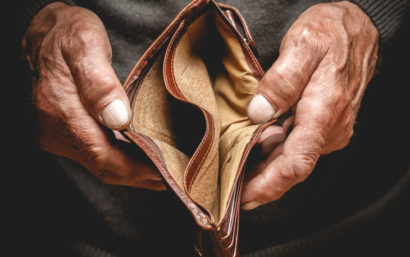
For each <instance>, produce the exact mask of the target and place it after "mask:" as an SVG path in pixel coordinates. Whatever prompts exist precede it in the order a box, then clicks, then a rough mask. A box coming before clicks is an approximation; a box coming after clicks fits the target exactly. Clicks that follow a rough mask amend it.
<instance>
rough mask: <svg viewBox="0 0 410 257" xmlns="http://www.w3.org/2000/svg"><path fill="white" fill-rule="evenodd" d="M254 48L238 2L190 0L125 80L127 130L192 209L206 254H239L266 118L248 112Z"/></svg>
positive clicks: (257, 70) (255, 77)
mask: <svg viewBox="0 0 410 257" xmlns="http://www.w3.org/2000/svg"><path fill="white" fill-rule="evenodd" d="M255 51H256V48H255V45H254V41H253V39H252V37H251V35H250V33H249V30H248V27H247V26H246V24H245V21H244V19H243V17H242V16H241V15H240V13H239V12H238V11H237V9H235V8H234V7H231V6H228V5H225V4H220V3H216V2H214V1H209V0H207V1H206V0H197V1H192V2H190V3H189V4H188V5H187V6H186V7H185V8H184V9H183V10H182V11H181V12H180V13H179V14H178V15H177V16H176V17H175V19H174V20H173V21H172V22H171V23H170V24H169V25H168V26H167V27H166V29H165V30H164V31H163V32H162V33H161V34H160V36H159V37H158V38H157V39H156V40H155V41H154V42H153V44H152V45H151V46H150V47H149V48H148V49H147V51H146V52H145V53H144V54H143V55H142V57H141V58H140V59H139V61H138V62H137V64H136V65H135V67H134V68H133V70H132V71H131V73H130V74H129V76H128V78H127V79H126V81H125V83H124V88H125V90H126V92H127V94H128V97H129V99H130V103H131V110H132V121H131V123H130V125H129V126H128V127H127V128H126V129H125V130H124V131H122V133H123V134H124V135H125V136H126V137H127V138H128V139H130V140H131V141H132V142H134V143H135V144H136V145H137V146H138V147H140V148H141V149H142V150H143V151H144V152H145V153H146V154H147V155H148V157H149V158H150V159H151V160H152V162H153V163H154V164H155V166H156V167H157V169H158V170H159V172H160V173H161V175H162V177H163V179H164V181H165V183H166V184H167V186H169V188H170V189H171V190H172V191H173V192H174V193H175V194H176V195H177V197H178V198H179V199H180V200H181V201H182V202H183V204H184V206H186V208H187V210H188V211H189V212H190V213H191V214H192V216H193V218H194V220H195V223H196V224H197V232H196V235H197V242H198V243H197V244H196V245H195V249H196V251H197V253H198V254H199V255H200V256H224V257H227V256H239V253H238V226H239V210H240V194H241V186H242V182H243V173H244V167H245V163H246V160H247V158H248V155H249V152H250V151H251V149H252V147H253V146H254V145H255V143H256V141H257V139H258V137H259V135H260V133H261V132H262V131H263V130H264V128H266V127H267V126H268V125H269V124H264V125H253V124H252V123H251V122H250V120H249V118H248V117H247V112H246V108H247V106H248V104H249V102H250V100H251V98H252V96H253V94H254V91H255V89H256V87H257V85H258V81H259V80H260V78H261V77H262V76H263V70H262V69H261V67H260V65H259V63H258V61H257V59H256V57H255V53H254V52H255ZM205 237H206V238H207V242H208V243H207V244H205V243H203V242H204V240H205V239H204V238H205ZM209 242H210V243H209ZM204 245H211V246H212V247H211V248H212V249H211V250H209V248H207V247H204Z"/></svg>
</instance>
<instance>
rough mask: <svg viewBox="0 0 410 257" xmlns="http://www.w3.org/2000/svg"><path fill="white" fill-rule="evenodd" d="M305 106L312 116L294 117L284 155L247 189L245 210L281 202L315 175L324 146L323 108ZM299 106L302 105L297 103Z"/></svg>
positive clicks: (244, 194) (244, 201) (271, 164)
mask: <svg viewBox="0 0 410 257" xmlns="http://www.w3.org/2000/svg"><path fill="white" fill-rule="evenodd" d="M304 103H305V102H302V103H301V105H303V106H304V107H305V108H306V109H307V111H308V112H310V113H311V115H310V116H308V117H305V116H300V115H299V116H298V114H296V117H295V126H294V128H293V130H292V131H291V132H290V134H289V136H288V138H287V139H286V141H285V144H284V147H283V150H282V153H281V154H280V155H279V156H278V157H277V158H276V159H274V160H273V161H272V162H271V163H270V164H269V165H267V167H266V168H265V170H264V171H263V172H262V173H261V174H259V175H258V176H255V177H254V178H253V179H252V180H251V181H249V183H248V184H247V185H246V186H245V188H244V192H243V195H242V204H243V206H242V208H243V209H245V210H250V209H253V208H256V207H258V206H260V205H262V204H265V203H268V202H271V201H274V200H277V199H279V198H280V197H281V196H282V195H283V194H284V193H285V192H286V191H288V190H289V189H290V188H291V187H292V186H294V185H295V184H297V183H299V182H301V181H303V180H305V179H306V178H307V177H308V176H309V174H310V173H311V172H312V170H313V168H314V166H315V164H316V162H317V159H318V158H319V156H320V153H321V149H322V147H323V145H324V143H325V140H324V134H325V131H324V130H323V129H322V128H321V125H320V123H321V122H320V117H322V113H321V112H322V110H321V109H322V108H318V109H319V111H317V112H316V113H315V111H314V110H315V108H317V107H318V106H317V105H311V107H310V108H309V107H308V105H307V104H304ZM298 107H299V104H298Z"/></svg>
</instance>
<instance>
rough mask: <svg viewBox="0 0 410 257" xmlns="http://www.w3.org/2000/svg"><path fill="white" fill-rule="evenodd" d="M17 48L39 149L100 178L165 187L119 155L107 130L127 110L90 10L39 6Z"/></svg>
mask: <svg viewBox="0 0 410 257" xmlns="http://www.w3.org/2000/svg"><path fill="white" fill-rule="evenodd" d="M23 50H24V52H25V58H26V59H27V61H28V63H29V66H30V69H31V70H32V72H33V73H35V74H37V77H36V78H34V79H33V101H34V107H35V110H36V123H37V130H38V134H37V141H38V144H39V146H40V147H41V148H42V149H43V150H46V151H48V152H51V153H54V154H57V155H61V156H65V157H67V158H69V159H72V160H74V161H76V162H78V163H80V164H81V165H82V166H84V167H85V168H86V169H88V170H89V171H90V172H92V173H93V174H94V175H96V176H98V177H99V178H100V179H101V180H102V181H104V182H106V183H110V184H121V185H128V186H134V187H141V188H148V189H155V190H161V189H165V186H164V184H163V183H162V180H161V178H160V177H159V175H158V173H157V172H156V171H155V168H154V167H153V166H152V165H151V163H150V162H149V161H148V159H147V158H146V157H145V156H144V155H143V154H142V153H141V152H136V151H133V152H132V151H131V152H125V151H124V148H123V147H121V148H120V147H119V142H118V141H115V140H114V139H113V136H112V132H111V131H110V130H109V129H122V128H124V127H125V126H127V124H128V123H129V121H130V116H131V115H130V107H129V102H128V98H127V96H126V94H125V92H124V90H123V88H122V86H121V84H120V82H119V80H118V78H117V76H116V75H115V73H114V70H113V69H112V67H111V46H110V43H109V40H108V36H107V33H106V31H105V28H104V25H103V24H102V22H101V21H100V19H99V18H98V17H97V16H96V15H95V14H94V13H92V12H90V11H88V10H86V9H84V8H80V7H72V6H69V5H66V4H63V3H52V4H49V5H47V6H46V7H44V8H43V9H42V10H41V11H40V12H39V13H38V14H37V15H36V16H35V17H34V18H33V19H32V21H31V23H30V26H29V28H28V29H27V32H26V34H25V36H24V38H23ZM107 128H108V129H107ZM122 143H124V142H122ZM124 144H125V143H124Z"/></svg>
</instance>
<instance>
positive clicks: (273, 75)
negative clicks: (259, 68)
mask: <svg viewBox="0 0 410 257" xmlns="http://www.w3.org/2000/svg"><path fill="white" fill-rule="evenodd" d="M288 74H289V72H288V71H287V68H286V67H284V66H283V65H282V66H279V65H278V66H276V67H275V68H274V69H272V71H271V72H270V73H269V74H266V75H267V78H266V79H267V81H269V86H270V90H273V91H274V93H275V95H276V96H277V97H280V98H281V99H283V100H292V99H293V98H295V97H297V96H298V95H299V94H298V87H297V85H295V83H292V82H291V81H290V79H289V77H288V76H289V75H288ZM286 102H288V101H286Z"/></svg>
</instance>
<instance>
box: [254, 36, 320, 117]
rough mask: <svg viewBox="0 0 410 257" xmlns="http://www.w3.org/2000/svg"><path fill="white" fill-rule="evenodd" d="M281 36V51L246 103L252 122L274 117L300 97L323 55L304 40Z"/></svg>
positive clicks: (278, 115)
mask: <svg viewBox="0 0 410 257" xmlns="http://www.w3.org/2000/svg"><path fill="white" fill-rule="evenodd" d="M289 37H290V36H288V37H285V39H284V41H283V42H282V46H281V53H280V55H279V58H278V59H277V60H276V62H275V63H274V64H273V65H272V67H271V68H270V69H269V70H268V71H267V72H266V74H265V76H264V77H263V78H262V80H261V81H260V83H259V86H258V88H257V89H256V93H255V95H254V97H253V99H252V100H251V102H250V103H249V106H248V116H249V118H250V119H251V121H252V122H253V123H255V124H259V123H264V122H267V121H269V120H271V119H276V118H278V117H280V116H281V115H283V114H284V113H286V112H287V111H288V110H289V109H290V108H291V107H292V106H293V105H294V104H295V103H296V102H297V101H298V99H299V98H300V96H301V95H302V92H303V89H304V88H305V86H306V84H307V82H308V81H309V79H310V77H311V75H312V73H313V72H314V71H315V69H316V67H317V66H318V65H319V63H320V61H321V60H322V58H323V56H324V54H323V51H318V49H316V48H315V47H312V46H310V44H309V43H307V42H308V41H306V39H304V40H302V39H298V38H296V39H289Z"/></svg>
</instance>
